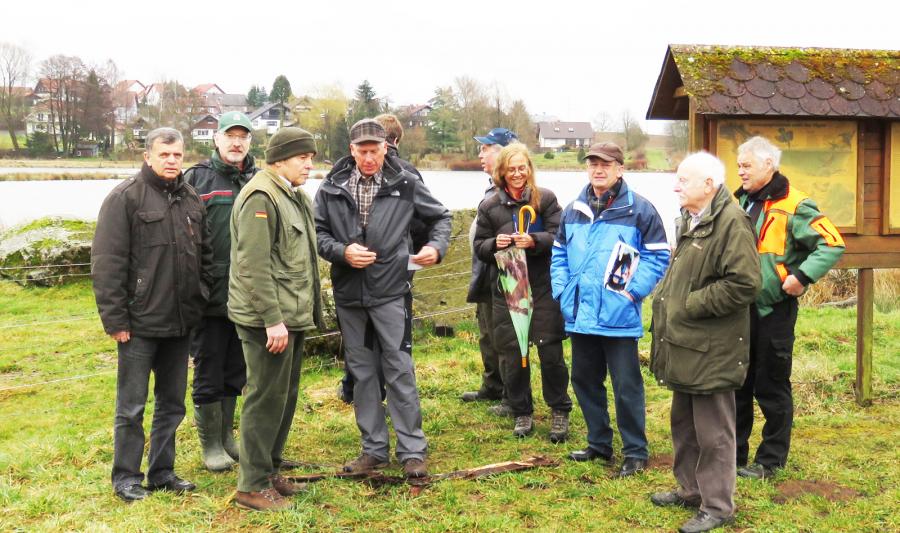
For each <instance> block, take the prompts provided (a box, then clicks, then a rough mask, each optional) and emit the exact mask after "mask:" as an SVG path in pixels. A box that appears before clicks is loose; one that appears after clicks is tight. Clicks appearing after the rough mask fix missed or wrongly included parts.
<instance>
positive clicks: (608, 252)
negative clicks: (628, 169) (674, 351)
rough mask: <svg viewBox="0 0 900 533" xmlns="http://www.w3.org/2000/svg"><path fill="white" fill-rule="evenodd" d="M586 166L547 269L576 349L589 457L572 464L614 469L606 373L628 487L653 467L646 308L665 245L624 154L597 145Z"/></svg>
mask: <svg viewBox="0 0 900 533" xmlns="http://www.w3.org/2000/svg"><path fill="white" fill-rule="evenodd" d="M584 160H586V161H587V172H588V179H589V180H590V182H589V183H588V184H587V186H586V187H585V188H584V190H583V191H582V192H581V194H580V195H579V196H578V198H576V199H575V201H574V202H572V203H571V204H569V205H568V206H566V208H565V210H564V211H563V214H562V216H561V218H560V224H559V232H558V233H557V236H556V240H555V241H554V243H553V255H552V259H551V262H550V277H551V282H552V287H553V297H554V298H556V300H557V301H558V302H559V305H560V310H561V311H562V314H563V319H564V321H565V327H566V332H568V333H569V336H570V338H571V339H572V388H573V389H574V390H575V396H576V397H577V398H578V404H579V405H580V406H581V411H582V413H583V414H584V420H585V423H586V424H587V429H588V434H587V447H586V448H584V449H583V450H578V451H573V452H572V453H570V454H569V458H570V459H572V460H574V461H592V460H595V459H601V460H603V461H605V462H611V461H612V459H613V448H612V439H613V432H612V428H611V427H610V422H609V410H608V408H607V402H606V386H605V385H604V382H605V381H606V374H607V372H608V373H609V375H610V378H611V380H612V384H613V396H614V398H615V405H616V423H617V426H618V429H619V433H620V434H621V436H622V455H623V456H624V460H623V462H622V466H621V468H620V469H619V477H627V476H631V475H633V474H636V473H638V472H640V471H642V470H644V468H646V466H647V459H648V450H647V436H646V431H645V417H646V415H645V412H644V402H645V400H644V381H643V378H642V377H641V367H640V363H639V361H638V349H637V343H638V338H640V337H641V336H642V335H643V334H644V328H643V325H642V323H641V301H642V300H643V299H644V298H645V297H646V296H647V295H649V294H650V292H651V291H652V290H653V288H654V287H655V286H656V284H657V283H659V280H660V279H661V278H662V276H663V274H664V273H665V270H666V267H667V265H668V264H669V244H668V242H667V240H666V232H665V229H664V228H663V223H662V220H661V219H660V218H659V214H658V213H657V212H656V209H655V208H654V207H653V205H652V204H651V203H650V202H649V201H647V200H646V199H644V198H643V197H642V196H640V195H638V194H637V193H635V192H633V191H632V190H630V189H629V188H628V184H627V183H625V180H624V179H622V176H623V171H624V166H623V163H624V161H625V158H624V156H623V154H622V149H621V148H619V146H617V145H616V144H615V143H611V142H605V143H596V144H594V145H592V146H591V147H590V149H589V150H588V153H587V155H586V156H585V157H584Z"/></svg>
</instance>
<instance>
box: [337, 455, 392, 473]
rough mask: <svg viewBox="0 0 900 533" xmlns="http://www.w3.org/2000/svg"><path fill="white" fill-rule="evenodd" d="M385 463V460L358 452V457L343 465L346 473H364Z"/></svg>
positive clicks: (383, 465)
mask: <svg viewBox="0 0 900 533" xmlns="http://www.w3.org/2000/svg"><path fill="white" fill-rule="evenodd" d="M387 465H388V463H387V461H384V460H382V459H379V458H377V457H373V456H371V455H369V454H367V453H361V454H359V457H357V458H356V459H354V460H352V461H350V462H349V463H347V464H345V465H344V472H345V473H347V474H365V473H366V472H371V471H372V470H377V469H379V468H384V467H386V466H387Z"/></svg>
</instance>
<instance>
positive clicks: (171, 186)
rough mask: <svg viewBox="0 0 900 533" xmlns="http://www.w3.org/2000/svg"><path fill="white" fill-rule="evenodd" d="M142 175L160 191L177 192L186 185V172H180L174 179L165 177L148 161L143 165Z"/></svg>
mask: <svg viewBox="0 0 900 533" xmlns="http://www.w3.org/2000/svg"><path fill="white" fill-rule="evenodd" d="M141 176H142V177H143V178H144V181H145V182H147V183H148V184H149V185H150V186H151V187H153V188H154V189H156V190H158V191H160V192H165V193H175V192H176V191H178V190H179V189H181V187H182V185H184V174H182V173H180V172H179V173H178V176H176V177H175V179H174V180H167V179H163V178H162V177H160V175H159V174H157V173H156V172H154V170H153V169H152V168H150V165H148V164H147V163H146V162H145V163H144V165H143V166H142V167H141Z"/></svg>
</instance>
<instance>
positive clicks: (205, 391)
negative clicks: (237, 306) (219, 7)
mask: <svg viewBox="0 0 900 533" xmlns="http://www.w3.org/2000/svg"><path fill="white" fill-rule="evenodd" d="M252 130H253V126H252V125H251V123H250V119H249V118H247V115H245V114H243V113H240V112H237V111H233V112H229V113H225V114H224V115H222V116H221V117H220V118H219V130H218V131H217V132H216V134H215V137H214V142H215V146H216V150H215V151H214V152H213V154H212V157H211V158H209V159H208V160H206V161H202V162H200V163H197V164H196V165H194V166H192V167H191V168H189V169H187V171H185V173H184V180H185V181H186V182H187V183H188V184H190V185H191V186H192V187H194V189H195V190H196V191H197V194H199V195H200V199H201V200H203V204H204V205H205V206H206V214H207V216H206V220H207V226H209V230H210V233H211V236H212V250H213V271H212V275H213V282H212V287H211V288H210V294H209V302H208V303H207V304H206V310H205V311H204V312H203V320H201V322H200V325H198V326H197V327H196V328H194V331H193V338H192V341H191V354H192V355H193V357H194V382H193V392H192V394H191V396H192V399H193V401H194V420H195V421H196V423H197V435H198V436H199V437H200V445H201V448H202V454H203V465H204V466H205V467H206V468H207V469H208V470H211V471H213V472H220V471H223V470H229V469H230V468H231V467H232V466H233V465H234V462H235V461H237V459H238V447H237V443H236V442H235V441H234V431H233V427H234V409H235V405H236V404H237V397H238V396H240V395H241V390H242V389H243V388H244V384H245V383H246V382H247V374H246V368H245V366H244V353H243V351H241V340H240V339H239V338H238V335H237V330H236V329H235V328H234V324H233V323H232V322H231V321H230V320H228V309H227V307H226V302H227V301H228V266H229V262H230V259H231V230H230V224H231V208H232V206H233V205H234V198H235V197H236V196H237V194H238V193H239V192H240V191H241V188H242V187H243V186H244V185H246V184H247V182H248V181H250V178H252V177H253V175H254V174H256V164H255V161H254V160H253V156H252V155H250V154H249V152H250V134H251V132H252Z"/></svg>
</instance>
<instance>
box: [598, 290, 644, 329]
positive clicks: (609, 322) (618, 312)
mask: <svg viewBox="0 0 900 533" xmlns="http://www.w3.org/2000/svg"><path fill="white" fill-rule="evenodd" d="M600 290H601V291H603V293H602V294H603V297H602V298H600V300H601V304H600V307H599V309H598V310H597V323H598V324H599V325H601V326H603V327H606V328H633V327H636V326H638V325H640V324H641V319H640V314H639V311H638V308H637V304H636V303H635V302H632V301H631V300H630V299H629V298H628V297H627V296H625V295H624V294H621V293H618V292H615V291H611V290H609V289H607V288H606V287H603V288H601V289H600Z"/></svg>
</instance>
